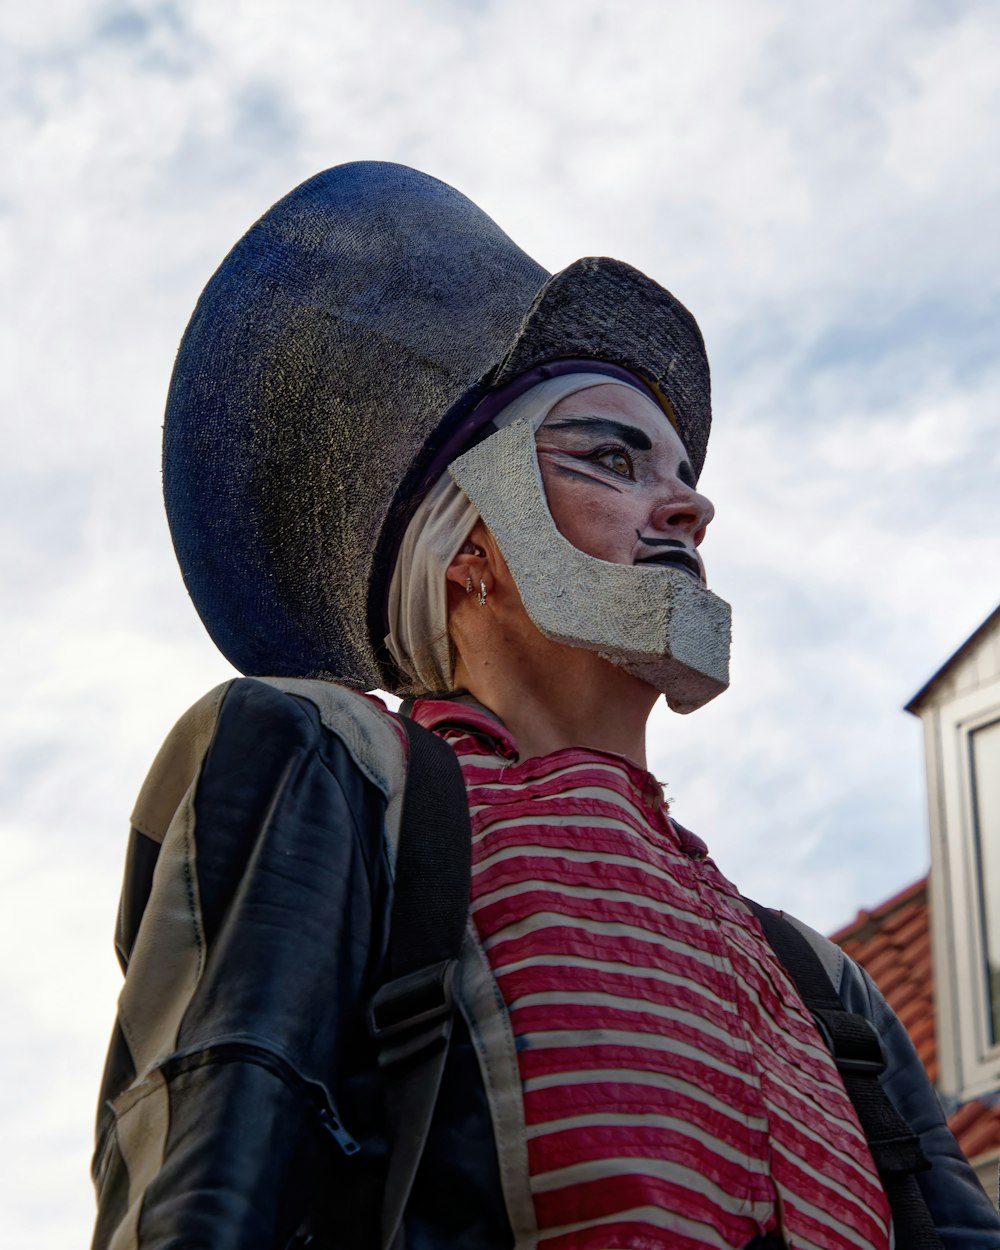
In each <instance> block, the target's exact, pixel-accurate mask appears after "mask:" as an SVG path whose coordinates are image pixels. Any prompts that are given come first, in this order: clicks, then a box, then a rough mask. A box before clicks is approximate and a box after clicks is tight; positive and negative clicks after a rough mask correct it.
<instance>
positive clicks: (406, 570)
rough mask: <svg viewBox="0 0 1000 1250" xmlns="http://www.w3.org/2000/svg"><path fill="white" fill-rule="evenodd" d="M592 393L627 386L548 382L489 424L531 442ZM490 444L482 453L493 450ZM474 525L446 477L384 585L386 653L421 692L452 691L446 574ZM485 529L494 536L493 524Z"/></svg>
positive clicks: (585, 379)
mask: <svg viewBox="0 0 1000 1250" xmlns="http://www.w3.org/2000/svg"><path fill="white" fill-rule="evenodd" d="M592 386H628V383H627V382H623V381H622V380H621V379H620V378H611V377H606V376H605V375H603V374H600V373H567V374H564V375H563V376H561V377H557V378H548V379H547V380H546V381H544V382H539V383H538V385H537V386H533V387H532V388H531V389H530V390H529V391H525V393H524V394H523V395H519V396H518V397H517V399H515V400H512V401H511V402H510V403H509V404H508V405H507V407H506V408H504V409H503V410H502V411H501V412H500V413H499V414H498V415H497V416H496V417H494V418H493V424H494V425H495V426H497V428H498V429H505V428H506V427H507V426H509V425H512V424H513V423H514V422H515V421H519V420H521V421H524V422H525V423H526V424H527V426H528V428H529V429H530V431H531V433H532V437H534V432H535V431H536V430H537V429H538V428H539V426H540V425H541V424H542V422H543V421H544V420H545V418H546V417H547V416H548V415H549V413H550V412H551V411H552V409H553V408H554V407H555V406H556V404H558V403H559V401H560V400H561V399H565V398H566V397H567V395H575V394H576V392H577V391H585V390H589V389H590V387H592ZM629 389H630V390H639V388H638V387H629ZM640 393H643V392H640ZM493 437H495V435H494V436H492V437H490V438H488V439H486V440H485V443H483V444H480V446H484V445H485V444H486V443H492V442H493ZM547 510H548V509H547V508H546V511H547ZM478 520H479V512H478V510H477V509H476V507H475V506H474V505H473V504H472V503H470V502H469V499H468V496H467V495H465V494H464V493H463V492H462V491H461V490H460V489H459V487H458V486H456V485H455V483H454V481H453V480H452V479H451V477H449V475H448V474H447V473H443V474H442V475H441V477H440V478H438V480H437V481H436V482H435V483H434V485H433V486H432V487H431V489H430V490H429V491H428V492H427V494H426V496H425V497H424V499H423V500H422V501H421V503H420V505H419V506H418V508H417V510H416V512H414V514H413V517H412V518H411V520H410V523H409V525H408V526H407V527H406V532H405V534H404V535H403V541H402V543H401V544H400V548H399V555H398V556H397V557H396V567H395V568H394V569H393V573H392V581H391V582H390V583H389V605H388V609H389V610H388V617H389V632H388V634H387V635H386V637H385V645H386V648H387V650H388V652H389V654H390V655H391V656H392V658H393V660H394V661H395V662H396V664H397V665H398V667H399V668H400V670H401V671H402V672H404V673H405V674H406V675H407V676H408V677H409V678H410V680H411V682H412V683H413V684H414V686H419V687H421V688H422V689H423V690H425V691H441V690H451V689H452V687H453V685H454V674H453V671H452V656H451V643H450V640H449V638H448V584H447V580H446V577H445V574H446V573H447V571H448V567H449V566H450V564H451V562H452V561H453V560H454V559H455V557H456V556H457V555H458V553H459V551H461V549H462V544H463V543H464V542H465V540H466V539H467V538H468V537H469V534H470V533H471V531H472V529H473V526H474V525H475V524H476V522H477V521H478ZM486 523H487V525H489V528H490V529H491V530H492V529H493V526H492V525H490V522H489V521H487V522H486Z"/></svg>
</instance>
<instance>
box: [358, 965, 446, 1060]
mask: <svg viewBox="0 0 1000 1250" xmlns="http://www.w3.org/2000/svg"><path fill="white" fill-rule="evenodd" d="M457 968H458V960H457V959H445V960H442V961H441V963H437V964H430V965H429V966H428V967H426V968H418V969H417V970H416V972H409V973H407V974H406V976H403V977H397V978H396V980H395V981H388V982H386V984H385V985H383V986H382V987H381V989H379V990H378V992H377V993H376V994H375V996H374V998H373V999H372V1001H371V1005H370V1007H369V1008H368V1028H369V1031H370V1032H371V1035H372V1037H373V1038H374V1039H375V1041H376V1042H377V1043H378V1047H379V1060H378V1061H379V1066H380V1067H386V1066H387V1065H389V1064H392V1063H399V1062H400V1061H401V1060H403V1059H409V1058H412V1057H413V1056H414V1055H417V1054H420V1053H421V1052H422V1051H425V1050H426V1049H427V1048H428V1047H437V1046H440V1045H443V1044H445V1043H447V1041H448V1038H449V1036H450V1034H451V1022H452V1015H453V1013H454V1009H455V975H456V971H457Z"/></svg>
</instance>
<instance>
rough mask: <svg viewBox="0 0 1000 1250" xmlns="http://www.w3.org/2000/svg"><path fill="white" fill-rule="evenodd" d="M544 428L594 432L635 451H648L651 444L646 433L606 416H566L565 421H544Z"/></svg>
mask: <svg viewBox="0 0 1000 1250" xmlns="http://www.w3.org/2000/svg"><path fill="white" fill-rule="evenodd" d="M543 428H544V429H546V430H578V431H580V432H583V433H587V434H596V435H598V436H599V437H600V438H618V439H621V441H622V442H623V443H624V444H625V446H626V447H631V448H632V449H633V450H635V451H649V450H650V449H651V448H652V446H653V444H652V442H651V441H650V438H649V436H648V435H647V434H643V432H642V430H637V429H636V428H635V426H633V425H622V423H621V422H620V421H611V420H610V419H609V418H607V417H567V418H566V419H565V421H546V422H545V425H544V427H543Z"/></svg>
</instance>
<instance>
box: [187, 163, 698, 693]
mask: <svg viewBox="0 0 1000 1250" xmlns="http://www.w3.org/2000/svg"><path fill="white" fill-rule="evenodd" d="M567 357H573V358H584V359H588V358H589V359H594V360H603V361H608V362H610V363H613V364H617V365H620V366H622V367H624V368H626V369H628V370H630V371H632V372H635V373H637V374H638V375H639V376H641V377H642V378H644V379H645V380H646V381H647V383H649V384H650V385H651V386H652V387H653V388H654V389H655V390H656V391H657V392H658V393H659V394H660V395H661V396H662V397H663V398H664V400H665V402H666V404H667V406H669V408H670V410H671V411H672V414H673V415H674V417H675V420H676V423H677V427H678V431H679V433H680V435H681V438H682V439H683V441H684V443H685V445H686V447H687V450H688V454H689V456H690V457H691V461H692V464H693V466H694V468H695V471H696V472H698V471H700V468H701V464H702V461H703V459H704V451H705V444H706V442H707V438H708V429H709V424H710V420H711V410H710V399H709V375H708V364H707V361H706V358H705V352H704V346H703V344H702V340H701V335H700V333H699V331H698V327H697V324H696V323H695V321H694V318H693V317H691V315H690V313H688V312H687V310H686V309H685V308H684V307H683V306H682V305H681V304H679V303H678V302H677V300H675V299H674V297H673V296H672V295H670V294H669V292H667V291H665V290H663V288H661V287H659V286H657V285H656V284H655V283H654V282H652V281H651V280H650V279H649V278H646V277H645V276H644V275H643V274H641V273H639V272H638V271H637V270H635V269H632V268H631V267H630V266H628V265H625V264H623V263H622V262H620V261H613V260H605V259H587V260H581V261H577V262H575V263H574V264H573V265H570V266H569V267H568V268H567V269H565V270H563V271H562V272H561V273H559V274H557V275H556V276H555V277H552V278H550V277H549V275H548V274H547V272H546V271H545V270H544V269H542V268H541V267H540V266H539V265H537V264H536V263H535V262H534V261H533V260H531V258H530V257H528V256H527V255H526V254H525V253H524V252H522V251H521V250H520V249H519V248H518V247H517V246H516V245H515V244H514V243H513V242H512V241H511V240H510V239H509V238H508V237H507V235H506V234H504V233H503V231H502V230H500V228H499V227H498V226H497V225H496V223H495V222H493V221H492V220H491V219H490V218H489V217H487V216H486V214H485V213H483V212H482V211H481V210H480V209H479V208H477V207H476V205H475V204H473V203H472V202H471V201H470V200H468V199H467V198H466V197H465V196H463V195H461V194H460V193H459V192H457V191H455V190H454V189H453V188H452V187H449V186H447V185H445V184H444V183H442V182H439V181H438V180H437V179H434V178H431V177H429V176H427V175H426V174H422V173H419V172H418V171H416V170H413V169H409V168H407V167H406V166H402V165H393V164H385V163H378V162H359V163H355V164H350V165H342V166H339V167H337V168H335V169H331V170H327V171H326V172H325V173H321V174H318V175H317V176H316V177H314V178H311V179H310V180H309V181H307V182H305V183H303V184H302V185H301V186H300V187H297V188H296V189H295V190H294V191H292V192H291V193H290V194H289V195H287V196H286V197H285V198H284V199H282V200H280V201H279V202H278V203H277V204H276V205H275V206H274V207H273V208H272V209H271V210H270V211H269V212H267V213H266V214H265V215H264V216H263V217H262V218H261V219H260V221H258V222H257V223H256V225H254V226H253V227H252V228H251V229H250V230H249V231H248V233H247V234H246V235H245V236H244V237H243V238H242V239H241V240H240V242H239V243H237V244H236V246H235V247H234V248H233V250H232V251H231V252H230V253H229V255H228V256H227V257H226V259H225V260H224V261H223V262H222V264H221V265H220V267H219V269H218V270H217V271H216V273H215V274H214V275H213V277H212V278H211V280H210V281H209V283H208V285H207V287H206V288H205V291H204V293H203V294H202V296H201V299H200V300H199V302H198V305H197V307H196V308H195V311H194V313H193V315H192V318H191V321H190V323H189V325H188V328H187V331H186V333H185V335H184V338H183V340H182V342H181V346H180V350H179V352H178V357H177V362H176V365H175V368H174V373H173V377H172V379H171V384H170V392H169V396H168V400H167V410H166V422H165V430H164V495H165V500H166V507H167V515H168V519H169V522H170V527H171V533H172V536H173V540H174V546H175V549H176V552H177V556H178V560H179V562H180V565H181V569H182V572H183V574H184V580H185V583H186V585H187V588H188V591H189V593H190V594H191V597H192V599H193V600H194V603H195V606H196V608H197V609H198V611H199V613H200V615H201V617H202V620H203V621H204V623H205V626H206V628H207V629H208V631H209V633H210V634H211V636H212V638H213V640H214V641H215V643H216V645H217V646H218V647H219V649H220V650H221V651H222V652H223V653H224V654H225V655H226V656H227V658H228V659H229V660H230V661H231V662H232V663H233V664H234V665H235V666H236V667H237V668H238V669H240V670H241V671H242V672H246V673H258V674H264V673H266V674H269V675H272V676H325V677H332V678H335V679H336V680H339V681H342V682H346V683H347V684H349V685H353V686H356V687H359V688H361V689H371V688H373V687H375V686H382V687H383V688H385V689H390V690H391V689H393V687H394V686H395V684H396V681H397V674H396V673H395V670H394V668H393V666H392V664H391V661H390V660H389V659H388V657H387V656H386V655H385V653H384V650H382V648H381V638H382V632H384V631H381V621H382V607H383V601H384V596H385V592H386V589H387V586H388V581H389V577H390V575H391V571H392V570H391V563H392V559H393V556H394V551H395V545H396V543H397V542H398V539H399V537H400V535H401V533H402V530H403V528H404V527H405V524H406V522H407V520H408V518H409V516H410V514H411V512H412V510H413V508H414V507H415V505H416V502H417V500H418V497H419V492H420V490H421V489H426V487H427V486H428V485H429V484H430V483H429V480H428V473H429V472H432V473H433V472H440V471H443V469H444V463H443V462H440V463H438V462H439V461H440V460H441V457H442V455H445V456H446V457H447V458H451V456H452V455H454V454H457V453H458V451H460V450H461V449H462V447H461V445H458V446H454V448H452V447H451V446H450V440H451V441H452V442H453V441H454V440H455V439H456V437H458V438H459V439H460V440H461V439H462V438H464V439H465V440H466V441H468V440H469V439H471V438H472V437H473V432H474V429H475V419H474V417H473V418H472V419H470V415H469V414H470V411H472V410H473V409H474V408H475V406H476V405H477V404H478V402H479V401H480V399H481V398H482V397H483V396H484V395H485V394H486V393H487V392H488V391H490V390H491V389H493V388H496V387H498V386H503V385H504V384H506V383H509V382H512V381H513V380H514V379H516V378H518V377H519V376H520V375H522V374H525V373H527V372H529V371H531V370H533V369H535V368H537V367H538V366H540V365H544V364H546V363H547V362H550V361H558V360H560V359H564V358H567ZM485 419H486V418H485V417H484V420H485ZM456 430H457V431H459V432H460V433H459V434H456ZM442 449H445V450H444V451H443V450H442ZM380 631H381V632H380Z"/></svg>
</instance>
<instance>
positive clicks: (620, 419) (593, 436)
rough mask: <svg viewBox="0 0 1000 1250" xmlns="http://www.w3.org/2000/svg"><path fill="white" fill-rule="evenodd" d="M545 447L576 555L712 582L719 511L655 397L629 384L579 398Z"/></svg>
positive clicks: (541, 452) (556, 515) (544, 431)
mask: <svg viewBox="0 0 1000 1250" xmlns="http://www.w3.org/2000/svg"><path fill="white" fill-rule="evenodd" d="M535 443H536V450H537V454H538V463H539V467H540V469H541V473H542V481H543V483H544V486H545V494H546V498H547V500H548V505H549V511H550V512H551V513H552V518H553V520H554V521H555V523H556V526H557V527H558V529H559V532H560V533H561V534H562V535H563V537H564V538H566V539H568V540H569V542H571V543H572V544H573V546H574V547H576V548H578V549H579V550H580V551H584V552H586V553H587V554H588V555H592V556H596V557H597V559H599V560H607V561H610V562H611V563H613V564H646V565H658V566H662V567H668V568H675V569H680V570H682V571H683V572H685V573H686V574H687V575H688V576H690V577H693V578H694V579H695V580H697V581H699V582H701V583H702V585H704V584H705V570H704V565H703V564H702V561H701V557H700V555H699V553H698V550H697V549H698V546H699V544H700V543H701V541H702V539H703V538H704V536H705V530H706V527H707V526H708V523H709V522H710V521H711V519H712V517H713V515H714V509H713V507H712V505H711V503H710V502H709V501H708V499H706V498H705V496H704V495H701V494H699V493H698V491H697V490H696V488H695V479H694V472H693V470H692V468H691V465H690V463H689V462H688V458H687V452H686V451H685V449H684V444H683V443H682V442H681V440H680V437H679V436H678V434H677V432H676V430H675V429H674V428H673V426H672V425H671V424H670V422H669V421H668V420H667V417H666V415H665V414H664V413H663V411H662V410H661V409H660V408H659V407H657V405H656V404H654V403H653V401H652V400H651V399H649V398H647V397H646V396H645V395H642V394H640V392H639V391H636V390H631V389H629V388H628V387H624V386H594V387H590V388H589V389H587V390H584V391H579V392H577V393H576V394H573V395H569V396H567V397H566V398H565V399H563V400H561V401H560V402H559V403H558V404H556V405H555V407H554V408H553V409H552V411H551V413H550V414H549V415H548V417H547V418H546V420H545V421H544V423H543V424H542V426H541V428H540V429H539V430H538V433H537V435H536V437H535Z"/></svg>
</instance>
